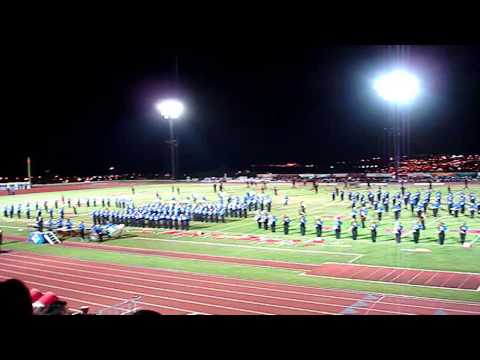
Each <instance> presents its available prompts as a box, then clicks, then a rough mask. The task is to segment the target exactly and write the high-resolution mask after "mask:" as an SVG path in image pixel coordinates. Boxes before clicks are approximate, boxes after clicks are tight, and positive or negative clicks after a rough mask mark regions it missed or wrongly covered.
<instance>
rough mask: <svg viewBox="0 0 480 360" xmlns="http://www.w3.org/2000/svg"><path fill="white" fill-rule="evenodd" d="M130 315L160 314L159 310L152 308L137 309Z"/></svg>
mask: <svg viewBox="0 0 480 360" xmlns="http://www.w3.org/2000/svg"><path fill="white" fill-rule="evenodd" d="M132 315H138V316H153V317H155V316H158V315H162V314H160V313H159V312H156V311H153V310H137V311H135V312H134V313H133V314H132Z"/></svg>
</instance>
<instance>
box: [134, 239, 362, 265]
mask: <svg viewBox="0 0 480 360" xmlns="http://www.w3.org/2000/svg"><path fill="white" fill-rule="evenodd" d="M135 239H141V240H150V241H163V242H174V243H183V244H185V243H186V242H185V240H174V239H152V238H144V237H136V238H135ZM189 244H199V245H208V246H226V247H235V248H245V249H256V250H266V251H270V250H272V251H290V252H299V253H311V254H326V255H340V256H359V255H362V256H363V254H358V253H347V252H336V251H322V250H299V249H284V248H273V247H264V246H253V245H240V244H226V243H212V242H208V241H195V242H189ZM148 250H151V249H148ZM157 250H160V249H157ZM160 251H161V250H160ZM164 251H169V250H164ZM317 265H319V264H317Z"/></svg>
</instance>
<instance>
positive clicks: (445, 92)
mask: <svg viewBox="0 0 480 360" xmlns="http://www.w3.org/2000/svg"><path fill="white" fill-rule="evenodd" d="M27 53H28V56H21V57H19V58H15V57H11V58H10V60H11V62H12V64H13V66H12V67H11V68H10V69H11V71H9V73H8V74H7V77H8V80H9V83H8V89H9V92H10V94H11V95H13V96H12V98H13V100H12V101H11V102H9V103H7V104H6V106H7V108H8V109H9V110H11V111H9V114H10V115H9V117H8V118H4V120H3V121H2V129H1V133H2V136H1V142H0V151H1V154H2V157H1V158H2V168H1V169H0V176H2V175H23V174H24V173H25V165H24V164H25V158H26V156H27V155H30V156H31V157H32V164H33V172H34V175H40V174H41V173H42V172H43V171H44V170H46V169H50V170H51V171H52V173H59V174H62V175H63V174H65V175H88V174H90V175H92V174H105V173H107V172H108V171H107V170H108V168H109V167H110V166H115V167H116V169H117V171H118V172H133V171H136V172H152V173H155V172H160V173H164V172H167V171H168V169H169V166H170V163H169V152H168V151H169V149H168V146H167V144H165V140H167V138H168V126H167V123H166V122H165V121H164V120H162V119H160V116H159V115H158V114H157V113H156V112H155V109H154V104H155V102H156V101H157V100H158V99H161V98H166V97H172V96H178V97H180V98H181V99H183V100H184V103H185V105H186V108H187V113H186V114H185V116H184V117H183V118H182V119H180V120H179V121H178V122H177V123H176V125H175V131H176V134H177V136H178V139H179V143H180V155H179V157H180V159H179V162H180V164H179V165H180V170H181V173H182V174H183V173H187V174H191V173H192V172H199V171H208V170H216V169H218V170H219V171H223V169H243V168H247V167H248V166H249V165H251V164H255V163H266V162H286V161H296V162H301V163H331V162H333V161H336V160H348V159H358V158H361V157H366V156H376V155H382V132H383V128H384V127H385V126H387V125H386V122H387V115H386V114H387V112H386V105H385V103H384V102H383V101H382V100H381V99H379V98H378V97H377V95H376V94H375V93H374V91H373V89H372V86H371V81H372V79H373V78H375V76H376V75H377V74H378V73H380V72H381V71H382V70H384V69H387V68H388V66H387V65H388V64H389V59H388V57H387V51H386V47H384V46H338V47H335V46H328V47H318V48H275V49H268V48H257V47H255V48H251V49H249V48H248V47H241V48H240V47H239V48H238V49H235V50H234V49H219V48H190V49H188V48H181V49H164V48H161V47H155V46H154V44H152V46H150V47H140V46H137V47H136V46H133V45H132V43H130V42H128V43H126V44H124V45H123V46H99V45H98V44H97V45H96V46H95V47H93V46H92V47H89V46H88V44H84V45H82V46H75V47H74V46H69V45H67V42H65V44H55V46H53V45H52V46H47V45H45V46H38V47H32V48H30V49H28V52H27ZM176 55H178V64H179V77H178V81H177V82H176V81H175V75H174V74H175V71H174V68H175V67H174V63H175V60H174V59H175V56H176ZM409 59H410V63H409V65H410V68H411V69H412V70H413V72H415V73H416V74H418V76H419V77H420V78H421V80H422V84H423V92H422V95H421V97H420V98H419V99H417V101H416V102H415V103H414V104H412V105H411V108H410V114H411V115H410V117H411V152H412V153H413V154H425V153H460V152H470V153H472V152H478V151H479V149H480V146H479V145H478V144H479V141H478V138H479V136H478V133H480V131H479V130H480V129H479V126H478V122H479V115H480V102H479V100H480V98H479V94H480V86H479V84H480V52H479V48H478V47H473V46H419V45H417V46H410V57H409ZM4 86H7V85H4Z"/></svg>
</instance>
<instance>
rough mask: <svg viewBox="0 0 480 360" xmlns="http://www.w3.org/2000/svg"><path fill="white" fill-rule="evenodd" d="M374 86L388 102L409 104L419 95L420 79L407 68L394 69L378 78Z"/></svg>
mask: <svg viewBox="0 0 480 360" xmlns="http://www.w3.org/2000/svg"><path fill="white" fill-rule="evenodd" d="M373 88H374V89H375V91H376V92H377V94H378V95H379V96H380V97H382V98H383V99H384V100H386V101H388V102H392V103H397V104H407V103H410V102H412V101H413V100H414V99H415V98H416V97H417V96H418V94H419V92H420V81H419V80H418V78H417V77H416V76H415V75H413V74H411V73H409V72H407V71H405V70H394V71H392V72H390V73H388V74H385V75H382V76H380V77H379V78H377V79H376V80H375V81H374V83H373Z"/></svg>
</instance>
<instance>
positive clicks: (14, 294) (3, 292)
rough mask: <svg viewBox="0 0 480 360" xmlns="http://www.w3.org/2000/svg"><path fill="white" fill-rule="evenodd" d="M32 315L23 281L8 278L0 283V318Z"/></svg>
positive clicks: (30, 301)
mask: <svg viewBox="0 0 480 360" xmlns="http://www.w3.org/2000/svg"><path fill="white" fill-rule="evenodd" d="M32 315H33V308H32V299H31V298H30V292H29V290H28V288H27V287H26V286H25V284H24V283H23V282H21V281H20V280H17V279H9V280H5V281H3V282H1V283H0V318H5V317H14V318H27V317H30V316H32Z"/></svg>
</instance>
